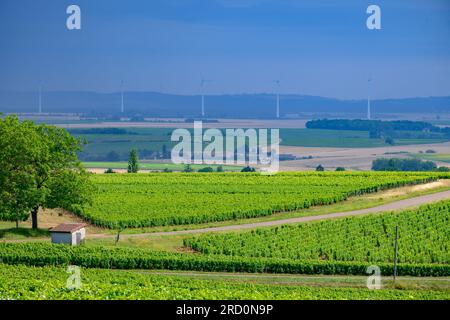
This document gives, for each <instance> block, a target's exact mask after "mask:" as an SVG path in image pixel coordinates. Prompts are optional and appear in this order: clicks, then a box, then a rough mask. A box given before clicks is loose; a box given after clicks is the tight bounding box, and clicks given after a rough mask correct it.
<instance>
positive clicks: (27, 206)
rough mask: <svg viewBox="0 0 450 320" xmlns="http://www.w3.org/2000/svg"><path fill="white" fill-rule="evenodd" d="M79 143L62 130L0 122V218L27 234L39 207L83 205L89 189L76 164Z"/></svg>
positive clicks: (14, 121)
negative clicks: (22, 225)
mask: <svg viewBox="0 0 450 320" xmlns="http://www.w3.org/2000/svg"><path fill="white" fill-rule="evenodd" d="M81 148H82V142H81V140H79V139H76V138H74V137H73V136H71V135H70V134H69V133H68V132H67V131H66V130H65V129H62V128H57V127H54V126H48V125H45V124H40V125H36V124H35V123H33V122H32V121H20V120H19V119H18V117H17V116H14V115H11V116H7V117H5V118H3V119H0V150H1V152H0V218H2V219H7V220H16V221H19V220H26V219H27V218H28V216H29V213H30V212H31V216H32V225H33V229H37V227H38V225H37V213H38V209H39V208H40V207H42V208H65V209H68V210H72V209H73V208H75V207H79V206H83V205H84V204H86V203H88V202H89V194H90V193H91V192H90V189H91V184H90V183H89V180H88V173H87V172H86V171H85V170H84V169H83V168H82V166H81V163H80V162H79V161H78V158H77V152H78V151H80V150H81Z"/></svg>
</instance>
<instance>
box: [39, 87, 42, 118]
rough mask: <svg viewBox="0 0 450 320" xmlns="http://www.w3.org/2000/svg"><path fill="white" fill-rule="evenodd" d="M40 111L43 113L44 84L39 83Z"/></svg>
mask: <svg viewBox="0 0 450 320" xmlns="http://www.w3.org/2000/svg"><path fill="white" fill-rule="evenodd" d="M39 113H42V84H40V85H39Z"/></svg>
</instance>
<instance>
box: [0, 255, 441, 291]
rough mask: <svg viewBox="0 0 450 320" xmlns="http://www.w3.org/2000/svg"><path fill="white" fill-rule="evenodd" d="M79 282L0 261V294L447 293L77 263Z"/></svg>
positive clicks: (54, 271) (61, 272)
mask: <svg viewBox="0 0 450 320" xmlns="http://www.w3.org/2000/svg"><path fill="white" fill-rule="evenodd" d="M81 275H82V279H83V281H82V285H81V288H79V289H77V290H70V289H67V288H66V287H65V286H66V280H67V273H66V268H64V267H27V266H8V265H1V264H0V278H1V279H2V281H1V282H0V299H105V300H111V299H169V300H177V299H255V300H259V299H302V300H306V299H355V300H358V299H363V300H367V299H448V295H447V293H446V291H445V290H431V289H404V290H395V289H386V290H382V291H380V290H367V289H366V288H348V287H309V286H302V285H298V286H292V285H289V286H283V285H277V284H255V283H251V282H246V281H231V282H230V281H225V280H203V279H190V277H189V278H187V277H179V276H176V275H174V276H167V275H149V274H145V273H143V272H139V271H122V270H99V269H85V268H83V269H81Z"/></svg>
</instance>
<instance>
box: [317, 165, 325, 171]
mask: <svg viewBox="0 0 450 320" xmlns="http://www.w3.org/2000/svg"><path fill="white" fill-rule="evenodd" d="M316 171H325V168H324V167H323V166H322V165H321V164H319V165H318V166H317V167H316Z"/></svg>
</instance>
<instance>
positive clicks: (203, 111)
mask: <svg viewBox="0 0 450 320" xmlns="http://www.w3.org/2000/svg"><path fill="white" fill-rule="evenodd" d="M210 81H211V80H205V79H202V80H200V87H201V92H202V117H204V116H205V90H204V89H205V83H206V82H210Z"/></svg>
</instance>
